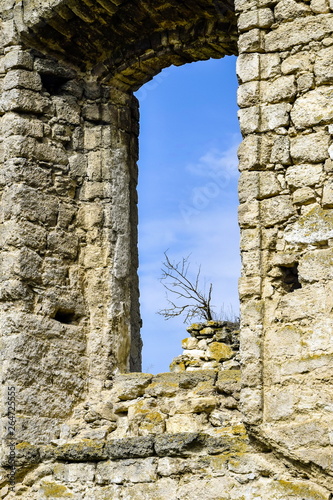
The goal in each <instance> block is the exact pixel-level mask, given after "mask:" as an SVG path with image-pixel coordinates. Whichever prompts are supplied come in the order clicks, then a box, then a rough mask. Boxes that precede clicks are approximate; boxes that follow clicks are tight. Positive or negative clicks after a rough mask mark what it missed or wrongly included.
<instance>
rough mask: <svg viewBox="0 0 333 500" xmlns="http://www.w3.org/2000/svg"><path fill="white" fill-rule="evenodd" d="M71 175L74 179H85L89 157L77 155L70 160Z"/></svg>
mask: <svg viewBox="0 0 333 500" xmlns="http://www.w3.org/2000/svg"><path fill="white" fill-rule="evenodd" d="M68 161H69V167H70V175H71V176H72V177H83V176H84V175H85V174H86V171H87V162H88V161H87V156H86V155H84V154H75V155H73V156H70V157H69V158H68Z"/></svg>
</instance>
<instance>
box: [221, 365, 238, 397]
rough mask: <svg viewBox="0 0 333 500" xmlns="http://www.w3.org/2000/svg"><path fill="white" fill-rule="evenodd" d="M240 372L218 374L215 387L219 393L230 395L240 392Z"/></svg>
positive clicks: (232, 371) (230, 371)
mask: <svg viewBox="0 0 333 500" xmlns="http://www.w3.org/2000/svg"><path fill="white" fill-rule="evenodd" d="M240 377H241V372H240V370H223V371H220V372H219V375H218V379H217V382H216V387H217V389H218V391H219V392H222V393H225V394H232V393H234V392H239V391H240Z"/></svg>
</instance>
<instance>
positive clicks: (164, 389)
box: [145, 373, 180, 397]
mask: <svg viewBox="0 0 333 500" xmlns="http://www.w3.org/2000/svg"><path fill="white" fill-rule="evenodd" d="M179 381H180V377H179V376H178V374H174V373H160V374H159V375H156V376H155V377H154V378H153V379H152V382H151V383H150V384H149V385H148V387H147V388H146V390H145V394H147V395H149V396H152V397H171V396H175V395H176V394H177V392H179Z"/></svg>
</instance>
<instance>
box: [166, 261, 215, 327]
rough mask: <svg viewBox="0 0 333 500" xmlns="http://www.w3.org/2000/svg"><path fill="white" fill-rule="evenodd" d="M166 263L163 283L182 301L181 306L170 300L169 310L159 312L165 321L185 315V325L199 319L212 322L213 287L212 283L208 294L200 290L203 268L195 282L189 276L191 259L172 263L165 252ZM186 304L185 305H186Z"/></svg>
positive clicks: (168, 290)
mask: <svg viewBox="0 0 333 500" xmlns="http://www.w3.org/2000/svg"><path fill="white" fill-rule="evenodd" d="M164 256H165V261H164V262H163V268H162V269H161V271H162V277H161V283H162V284H163V286H164V287H165V289H166V290H167V292H170V293H171V294H174V295H175V297H176V299H177V301H181V302H183V303H181V304H180V305H177V304H175V303H174V302H172V301H171V300H170V299H169V298H168V294H167V301H168V303H169V304H170V307H169V308H166V309H162V310H160V311H158V314H161V315H162V316H164V317H165V319H170V318H174V317H176V316H180V315H182V314H185V319H184V323H186V322H188V321H190V320H192V319H193V318H197V319H198V320H212V319H213V312H212V305H211V300H212V290H213V285H212V283H210V285H209V290H208V294H206V293H205V291H201V290H200V273H201V266H199V269H198V272H197V274H196V276H195V279H194V280H191V279H190V278H189V277H188V275H189V269H190V263H189V258H190V255H188V256H187V257H183V258H182V260H181V261H180V262H172V261H171V260H170V258H169V256H168V255H167V252H164ZM184 302H185V303H184Z"/></svg>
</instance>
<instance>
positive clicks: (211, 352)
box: [206, 342, 234, 361]
mask: <svg viewBox="0 0 333 500" xmlns="http://www.w3.org/2000/svg"><path fill="white" fill-rule="evenodd" d="M206 355H207V356H208V358H210V359H215V360H216V361H225V360H228V359H230V358H232V357H233V356H234V351H233V350H232V349H231V347H230V346H228V345H226V344H223V343H222V342H211V343H210V344H209V346H208V349H207V351H206Z"/></svg>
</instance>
